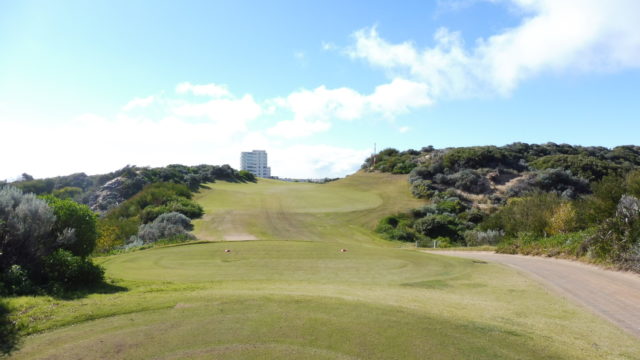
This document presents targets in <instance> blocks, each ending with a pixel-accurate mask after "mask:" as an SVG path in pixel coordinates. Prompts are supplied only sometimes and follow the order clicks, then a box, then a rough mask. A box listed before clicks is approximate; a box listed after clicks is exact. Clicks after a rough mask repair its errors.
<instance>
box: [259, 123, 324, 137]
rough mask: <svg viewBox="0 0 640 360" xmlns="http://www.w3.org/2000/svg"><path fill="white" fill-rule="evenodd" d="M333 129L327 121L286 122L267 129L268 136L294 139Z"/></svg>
mask: <svg viewBox="0 0 640 360" xmlns="http://www.w3.org/2000/svg"><path fill="white" fill-rule="evenodd" d="M330 128H331V123H330V122H327V121H306V120H284V121H279V122H278V123H276V125H275V126H273V127H271V128H269V129H267V134H269V135H275V136H279V137H283V138H285V139H292V138H298V137H306V136H309V135H313V134H315V133H319V132H324V131H327V130H329V129H330Z"/></svg>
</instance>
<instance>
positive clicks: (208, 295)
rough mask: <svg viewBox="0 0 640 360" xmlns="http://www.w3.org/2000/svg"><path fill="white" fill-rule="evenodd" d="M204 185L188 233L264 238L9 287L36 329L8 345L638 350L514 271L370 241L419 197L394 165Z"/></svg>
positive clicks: (191, 350) (466, 355) (166, 250)
mask: <svg viewBox="0 0 640 360" xmlns="http://www.w3.org/2000/svg"><path fill="white" fill-rule="evenodd" d="M210 187H211V189H210V190H207V191H203V192H202V193H201V194H199V195H198V196H197V201H199V202H200V204H202V205H203V206H204V207H205V210H206V211H207V216H206V217H205V219H203V220H201V221H199V222H197V224H196V232H197V234H198V236H199V237H201V238H202V237H209V239H210V240H217V239H222V238H224V236H225V235H227V234H229V231H235V232H236V233H244V234H246V235H252V236H254V237H255V238H258V239H261V240H259V241H243V242H209V243H199V244H185V245H180V246H167V247H162V248H156V249H149V250H144V251H138V252H132V253H128V254H121V255H115V256H110V257H105V258H102V259H100V262H101V263H102V264H103V265H104V266H105V267H106V269H107V275H108V276H109V277H110V278H111V279H115V280H114V281H115V284H114V285H117V286H119V287H122V288H126V291H118V292H113V293H109V294H92V295H89V296H87V297H84V298H80V299H76V300H69V301H63V300H58V299H52V298H49V297H21V298H13V299H10V301H9V303H10V306H11V309H12V310H13V311H14V314H17V315H16V316H15V319H16V320H17V321H18V324H19V326H20V327H21V328H22V331H23V333H27V334H33V335H31V336H29V337H28V338H26V341H25V342H24V345H23V347H22V349H21V350H20V351H19V352H17V353H16V354H15V355H14V357H15V358H16V359H29V358H48V359H104V358H131V359H145V358H153V359H183V358H189V359H210V358H221V359H281V358H285V357H289V358H304V359H586V358H588V359H637V358H639V355H640V345H639V344H638V341H637V339H634V338H632V337H631V336H629V335H627V334H626V333H623V332H622V331H621V330H619V329H617V328H616V327H614V326H613V325H611V324H609V323H608V322H605V321H604V320H601V319H600V318H597V317H595V316H594V315H591V314H590V313H587V312H586V311H584V310H583V309H581V308H579V307H577V306H575V305H573V304H572V303H569V302H567V301H565V300H563V299H561V298H557V297H555V296H554V295H551V294H549V293H548V292H547V291H546V290H544V289H543V288H542V287H540V286H538V285H537V284H536V283H535V282H533V281H532V280H529V279H528V278H525V277H523V276H521V275H519V274H518V273H516V272H515V271H513V270H510V269H507V268H504V267H501V266H498V265H493V264H481V263H474V262H473V261H472V260H467V259H457V258H452V257H444V256H438V255H434V254H425V253H419V252H415V251H412V250H410V249H406V248H402V247H400V245H401V244H399V243H391V242H387V241H383V240H380V239H379V238H377V237H376V235H375V234H374V233H373V232H372V231H371V228H372V227H373V225H374V224H375V222H376V220H377V219H379V218H380V217H382V216H384V215H386V214H389V213H393V212H396V211H398V210H404V209H407V208H411V207H415V206H418V205H419V204H420V203H419V201H417V200H415V199H412V198H411V197H410V195H409V192H408V185H407V183H406V177H404V176H393V175H388V174H384V175H381V174H356V175H353V176H350V177H348V178H347V179H344V180H340V181H337V182H332V183H329V184H322V185H318V184H295V183H293V184H292V183H281V182H275V181H264V180H261V181H260V182H259V183H258V184H228V183H216V184H211V185H210ZM227 222H229V223H230V224H227ZM225 224H226V225H227V227H225ZM342 248H346V249H348V251H347V252H340V251H339V250H340V249H342ZM225 249H230V250H232V251H231V252H230V253H226V252H224V250H225ZM71 325H73V326H71Z"/></svg>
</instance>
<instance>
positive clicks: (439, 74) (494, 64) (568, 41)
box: [348, 0, 640, 98]
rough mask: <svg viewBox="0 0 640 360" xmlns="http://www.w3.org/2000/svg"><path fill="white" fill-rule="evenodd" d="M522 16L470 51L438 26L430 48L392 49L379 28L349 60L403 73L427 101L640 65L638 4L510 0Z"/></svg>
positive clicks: (362, 36) (361, 37) (361, 36)
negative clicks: (551, 75) (544, 77)
mask: <svg viewBox="0 0 640 360" xmlns="http://www.w3.org/2000/svg"><path fill="white" fill-rule="evenodd" d="M508 2H509V3H510V5H514V6H515V7H516V8H517V9H518V10H520V12H521V13H523V14H526V15H527V16H525V17H524V18H523V20H522V22H521V23H520V25H519V26H517V27H515V28H511V29H506V30H504V31H503V32H501V33H498V34H495V35H493V36H490V37H488V38H486V39H478V40H477V41H476V42H475V44H474V46H473V47H467V46H466V45H465V44H464V42H463V40H462V38H461V36H460V34H459V33H456V32H452V31H449V30H448V29H445V28H442V29H440V30H438V31H437V32H436V34H435V35H434V42H435V46H433V47H429V48H426V49H422V50H420V49H418V48H417V47H416V46H415V45H414V44H413V43H411V42H403V43H398V44H392V43H390V42H388V41H386V40H384V39H383V38H381V37H380V35H379V34H378V32H377V30H376V28H375V27H374V28H370V29H363V30H360V31H357V32H356V33H355V34H354V38H355V44H354V46H353V47H352V48H351V49H350V50H349V52H348V53H349V55H350V56H351V57H353V58H360V59H365V60H367V61H368V62H369V63H370V64H372V65H374V66H378V67H381V68H384V69H386V70H388V71H390V72H391V73H392V74H394V76H398V74H399V73H400V74H405V75H404V76H407V77H410V78H411V79H413V80H415V81H419V82H421V83H423V84H424V85H426V86H427V88H428V90H429V95H430V96H431V97H432V98H441V97H466V96H478V95H482V94H485V93H486V92H488V91H490V92H494V93H500V94H508V93H509V92H511V91H513V90H514V89H515V88H516V87H517V86H518V84H519V83H520V82H521V81H523V80H525V79H528V78H531V77H533V76H536V75H539V74H540V73H543V72H548V71H556V72H559V71H560V72H561V71H576V70H577V71H611V70H618V69H624V68H636V67H640V27H639V26H638V25H637V16H638V14H640V1H637V0H611V1H602V0H564V1H558V0H509V1H508Z"/></svg>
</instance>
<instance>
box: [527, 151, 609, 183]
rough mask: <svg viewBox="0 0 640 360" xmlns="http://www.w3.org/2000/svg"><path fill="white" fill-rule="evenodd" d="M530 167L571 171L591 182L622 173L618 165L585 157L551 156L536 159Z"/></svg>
mask: <svg viewBox="0 0 640 360" xmlns="http://www.w3.org/2000/svg"><path fill="white" fill-rule="evenodd" d="M529 165H531V167H533V168H535V169H538V170H544V169H563V170H569V171H571V173H573V174H574V175H578V176H580V177H582V178H585V179H587V180H589V181H598V180H600V179H602V178H603V177H605V176H607V175H612V174H616V173H619V172H620V171H621V167H620V166H619V165H617V164H614V163H612V162H609V161H603V160H600V159H598V158H595V157H592V156H585V155H549V156H544V157H541V158H539V159H536V160H534V161H532V162H531V163H530V164H529Z"/></svg>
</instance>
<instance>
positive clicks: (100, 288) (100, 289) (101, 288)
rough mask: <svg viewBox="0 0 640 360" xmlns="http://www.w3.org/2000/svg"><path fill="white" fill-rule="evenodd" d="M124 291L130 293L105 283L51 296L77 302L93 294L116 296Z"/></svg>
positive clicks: (122, 288) (117, 286)
mask: <svg viewBox="0 0 640 360" xmlns="http://www.w3.org/2000/svg"><path fill="white" fill-rule="evenodd" d="M123 291H129V289H128V288H126V287H124V286H120V285H116V284H110V283H107V282H103V283H101V284H98V285H94V286H91V287H86V288H83V289H78V290H67V291H64V292H58V293H56V292H54V293H51V294H49V295H51V296H52V297H54V298H56V299H60V300H76V299H82V298H84V297H87V296H89V295H91V294H115V293H119V292H123Z"/></svg>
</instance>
